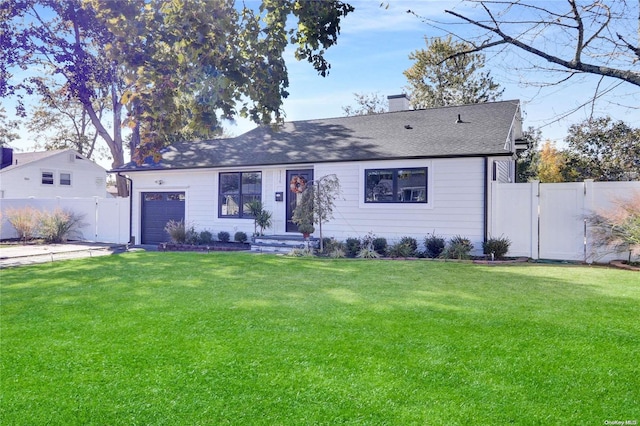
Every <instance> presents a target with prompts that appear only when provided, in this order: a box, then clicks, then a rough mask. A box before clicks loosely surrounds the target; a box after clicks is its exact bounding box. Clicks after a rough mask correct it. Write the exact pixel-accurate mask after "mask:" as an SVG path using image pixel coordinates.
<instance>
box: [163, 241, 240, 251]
mask: <svg viewBox="0 0 640 426" xmlns="http://www.w3.org/2000/svg"><path fill="white" fill-rule="evenodd" d="M243 250H251V244H249V243H236V242H227V243H223V242H221V241H215V242H213V243H211V244H207V245H204V244H201V245H192V244H173V243H162V244H159V245H158V251H195V252H206V253H208V252H210V251H243Z"/></svg>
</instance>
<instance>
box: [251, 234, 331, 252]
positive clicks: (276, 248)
mask: <svg viewBox="0 0 640 426" xmlns="http://www.w3.org/2000/svg"><path fill="white" fill-rule="evenodd" d="M305 244H306V241H305V239H304V238H303V237H302V236H301V235H263V236H260V237H254V239H253V241H252V242H251V251H255V252H262V253H289V252H290V251H291V250H293V249H296V248H304V247H305ZM309 244H310V245H311V246H312V247H318V245H319V240H318V239H317V238H309Z"/></svg>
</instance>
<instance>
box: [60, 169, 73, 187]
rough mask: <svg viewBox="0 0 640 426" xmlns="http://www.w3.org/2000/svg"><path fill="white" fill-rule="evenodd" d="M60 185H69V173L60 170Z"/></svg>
mask: <svg viewBox="0 0 640 426" xmlns="http://www.w3.org/2000/svg"><path fill="white" fill-rule="evenodd" d="M60 185H62V186H71V173H68V172H60Z"/></svg>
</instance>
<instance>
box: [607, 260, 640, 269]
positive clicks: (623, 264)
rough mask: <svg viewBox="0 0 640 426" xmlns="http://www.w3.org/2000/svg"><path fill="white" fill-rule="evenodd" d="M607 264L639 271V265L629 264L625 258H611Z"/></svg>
mask: <svg viewBox="0 0 640 426" xmlns="http://www.w3.org/2000/svg"><path fill="white" fill-rule="evenodd" d="M609 264H610V265H611V266H614V267H616V268H620V269H626V270H628V271H640V267H638V266H633V265H629V264H628V263H626V261H625V260H612V261H611V262H609Z"/></svg>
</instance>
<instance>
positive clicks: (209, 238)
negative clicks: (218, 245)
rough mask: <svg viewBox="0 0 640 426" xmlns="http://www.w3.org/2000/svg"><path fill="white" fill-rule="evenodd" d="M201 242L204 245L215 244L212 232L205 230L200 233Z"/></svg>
mask: <svg viewBox="0 0 640 426" xmlns="http://www.w3.org/2000/svg"><path fill="white" fill-rule="evenodd" d="M200 242H201V243H202V244H211V243H212V242H213V234H212V233H211V231H207V230H204V231H202V232H200Z"/></svg>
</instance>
